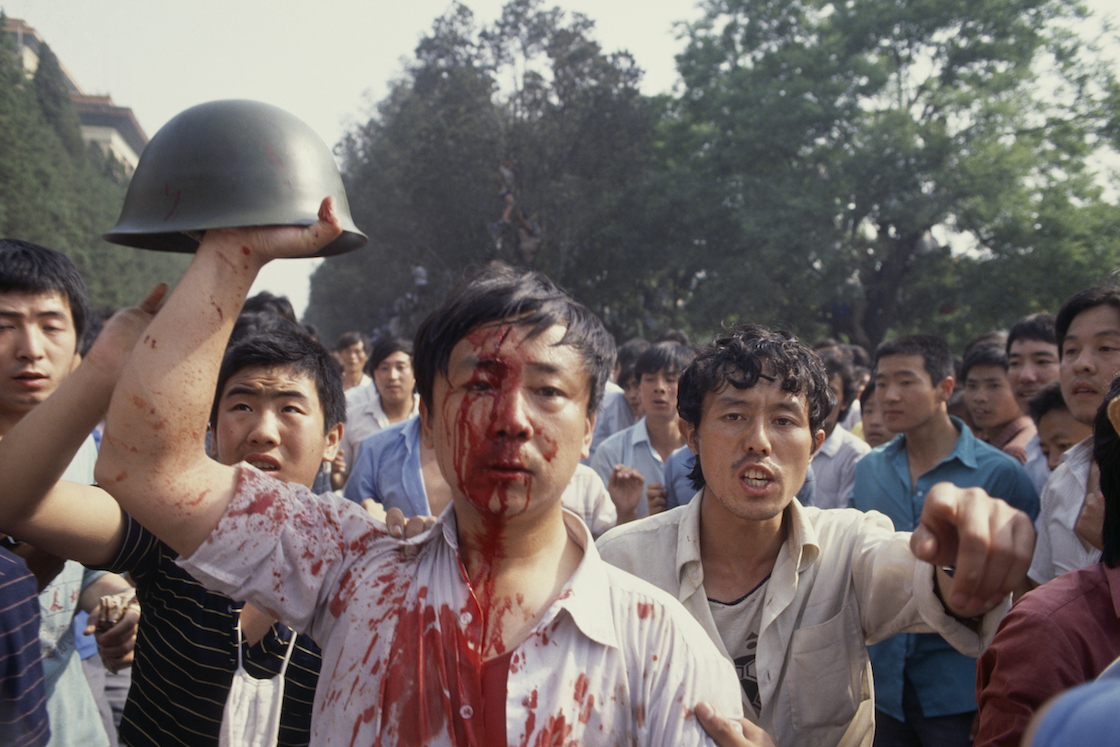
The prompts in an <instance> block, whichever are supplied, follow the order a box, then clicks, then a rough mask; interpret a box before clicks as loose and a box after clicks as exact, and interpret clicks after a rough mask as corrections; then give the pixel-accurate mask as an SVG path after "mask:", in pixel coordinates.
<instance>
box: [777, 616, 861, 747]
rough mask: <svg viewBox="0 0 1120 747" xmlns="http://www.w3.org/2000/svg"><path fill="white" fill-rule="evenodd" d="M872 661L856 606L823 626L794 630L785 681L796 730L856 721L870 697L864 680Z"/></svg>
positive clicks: (822, 624) (840, 724)
mask: <svg viewBox="0 0 1120 747" xmlns="http://www.w3.org/2000/svg"><path fill="white" fill-rule="evenodd" d="M867 661H868V659H867V647H866V646H865V645H864V638H863V633H862V629H861V627H860V624H859V618H858V616H857V615H856V611H855V609H854V608H853V607H851V606H845V607H844V609H843V610H841V611H840V613H839V614H837V615H836V616H835V617H833V618H831V619H829V620H828V621H826V622H823V623H821V624H820V625H813V626H810V627H807V628H801V629H799V630H796V631H794V633H793V639H792V641H791V642H790V677H789V679H788V680H787V683H786V686H787V687H789V688H790V693H789V697H790V711H791V713H792V717H793V727H794V729H798V730H802V729H814V728H819V727H822V726H843V725H846V724H848V723H849V722H851V720H852V719H853V718H855V715H856V711H857V709H858V708H859V704H860V702H861V701H862V700H863V699H864V698H865V697H870V689H869V687H866V686H865V682H864V676H865V673H866V670H867ZM865 691H866V693H865Z"/></svg>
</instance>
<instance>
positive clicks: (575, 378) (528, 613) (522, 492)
mask: <svg viewBox="0 0 1120 747" xmlns="http://www.w3.org/2000/svg"><path fill="white" fill-rule="evenodd" d="M530 331H531V328H530V327H528V326H519V325H515V324H507V323H502V324H495V325H484V326H482V327H479V328H477V329H475V330H473V331H472V332H471V333H469V334H468V335H467V336H466V337H464V338H463V339H462V340H460V341H459V343H458V344H456V346H455V347H454V348H453V349H452V351H451V355H450V358H449V361H448V373H447V376H446V377H444V376H437V377H436V381H435V382H434V386H433V397H432V399H433V410H434V411H435V413H434V414H433V416H432V417H428V414H427V413H426V412H425V413H424V433H425V438H427V439H430V443H431V445H432V446H433V448H434V450H435V454H436V460H437V462H438V463H439V466H440V469H441V471H442V472H443V474H444V475H446V476H448V478H449V482H450V483H451V487H452V492H453V495H454V499H453V500H454V502H455V505H456V515H457V517H458V519H459V534H460V542H461V551H462V552H463V555H464V558H463V562H464V565H465V567H466V570H467V573H468V576H469V578H470V581H471V584H472V586H473V591H474V594H475V595H476V598H477V601H478V603H479V606H480V608H481V612H482V615H483V618H484V628H485V630H486V637H485V641H484V648H483V653H484V657H485V658H489V657H491V656H496V655H500V654H501V653H503V652H504V651H506V650H507V649H508V648H509V645H510V644H511V642H512V644H513V645H516V641H515V640H514V641H511V640H510V639H511V636H513V637H516V636H517V635H518V633H519V632H523V631H525V630H527V629H528V628H530V627H531V623H532V622H533V621H534V620H535V619H537V618H538V617H539V615H540V614H541V613H542V612H543V611H544V607H546V606H547V603H548V602H550V601H551V598H538V599H535V600H528V601H527V600H526V599H525V596H524V595H523V594H517V593H514V594H503V593H502V592H501V591H500V590H499V589H498V585H497V581H496V579H497V577H498V576H499V574H500V573H501V571H502V569H503V566H504V565H507V564H509V563H510V562H513V561H514V560H515V558H513V557H512V556H511V553H513V554H525V553H533V552H536V551H539V550H540V549H541V547H542V546H546V545H548V544H549V543H558V544H559V546H560V547H563V548H564V552H565V553H566V555H567V556H573V555H574V558H575V561H576V562H578V558H579V556H580V555H582V551H579V550H578V548H576V547H575V546H574V543H572V541H571V540H570V539H569V538H568V537H567V536H566V530H565V529H564V526H563V521H562V519H561V518H560V495H561V494H562V493H563V490H564V487H565V486H566V484H567V481H568V480H569V479H570V478H571V475H572V473H573V472H574V471H575V466H576V464H577V463H578V461H579V459H580V457H581V456H582V455H584V454H586V449H587V442H588V440H589V438H590V433H591V419H590V417H589V416H588V413H587V401H588V397H589V394H590V377H589V374H588V373H587V371H586V369H585V367H584V365H583V362H582V360H581V358H580V356H579V353H578V351H576V350H575V349H574V348H572V347H571V346H568V345H560V344H558V343H559V342H560V340H561V339H563V336H564V333H565V329H564V328H563V327H559V326H554V327H550V328H549V329H546V330H545V331H543V332H541V333H540V334H538V335H531V334H530ZM573 549H574V550H575V552H574V553H573ZM573 567H574V566H573ZM567 575H569V574H564V576H563V577H564V578H567ZM547 586H548V587H549V588H552V584H551V582H550V583H548V584H547Z"/></svg>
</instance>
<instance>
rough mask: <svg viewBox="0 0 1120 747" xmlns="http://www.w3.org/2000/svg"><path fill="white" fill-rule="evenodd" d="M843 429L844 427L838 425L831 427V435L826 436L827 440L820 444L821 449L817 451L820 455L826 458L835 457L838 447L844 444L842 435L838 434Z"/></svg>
mask: <svg viewBox="0 0 1120 747" xmlns="http://www.w3.org/2000/svg"><path fill="white" fill-rule="evenodd" d="M843 427H844V426H842V425H840V424H839V423H837V424H836V425H835V427H833V429H832V433H829V434H828V438H826V439H825V440H824V443H823V444H821V448H820V449H818V451H819V452H820V453H821V454H824V455H825V456H827V457H833V456H836V452H838V451H840V447H841V446H842V445H843V444H844V434H843V433H841V432H840V431H841V430H843Z"/></svg>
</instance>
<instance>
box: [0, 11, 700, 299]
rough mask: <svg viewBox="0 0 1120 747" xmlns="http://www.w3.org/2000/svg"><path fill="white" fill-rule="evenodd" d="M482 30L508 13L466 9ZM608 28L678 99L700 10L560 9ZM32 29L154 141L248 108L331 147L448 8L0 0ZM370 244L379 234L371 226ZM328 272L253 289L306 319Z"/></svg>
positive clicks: (647, 88)
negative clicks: (199, 108)
mask: <svg viewBox="0 0 1120 747" xmlns="http://www.w3.org/2000/svg"><path fill="white" fill-rule="evenodd" d="M464 4H465V5H467V7H469V8H471V10H473V11H474V12H475V19H476V21H477V22H478V23H479V24H480V25H481V24H485V23H490V22H492V21H493V20H495V19H496V18H497V16H498V14H499V12H500V11H501V8H502V6H503V5H504V2H503V1H502V0H468V2H465V3H464ZM555 5H559V6H560V7H562V8H564V9H565V10H572V11H578V12H582V13H584V14H585V15H587V16H588V17H589V18H591V19H592V20H594V21H595V23H596V33H595V38H596V39H597V40H598V41H599V42H600V44H602V46H603V47H604V49H606V50H608V51H614V50H619V49H626V50H629V51H630V52H631V53H632V54H633V55H634V57H635V58H636V60H637V62H638V64H639V65H640V66H641V67H642V68H643V69H645V70H646V71H647V74H646V78H645V84H644V85H643V90H644V92H645V93H648V94H653V93H660V92H665V91H668V90H669V89H670V88H671V87H672V85H673V83H674V81H675V80H676V69H675V63H674V61H673V56H674V55H675V54H676V53H677V51H679V50H680V48H681V44H680V42H678V41H677V40H676V35H675V33H674V32H673V24H674V22H676V21H681V20H691V19H694V18H697V17H698V16H699V11H698V10H697V9H696V8H695V6H694V4H693V3H692V2H690V1H689V0H605V1H604V0H553V2H546V3H545V7H553V6H555ZM0 7H2V8H3V9H4V11H5V12H6V13H7V15H8V16H9V17H11V18H20V19H23V20H24V21H26V22H27V23H28V24H30V25H31V26H32V27H34V28H35V29H36V30H37V31H38V32H39V34H40V35H41V36H42V37H43V39H44V40H45V41H46V42H47V44H49V45H50V47H51V49H52V50H53V51H54V53H55V55H56V56H57V57H58V59H59V61H60V62H61V63H62V64H63V66H64V67H65V68H66V70H67V71H68V72H69V73H70V75H71V77H73V78H74V80H75V81H77V83H78V85H79V86H81V87H82V89H83V90H84V92H85V93H87V94H109V95H111V96H112V97H113V101H114V103H116V104H117V105H118V106H127V107H130V108H131V109H132V111H133V113H134V114H135V115H136V119H137V121H139V122H140V126H141V127H143V128H144V130H145V132H146V133H147V134H148V137H151V136H152V135H154V134H155V133H156V132H157V131H158V130H159V128H160V127H162V126H163V124H164V123H166V122H167V120H169V119H171V118H172V117H174V116H175V115H176V114H178V113H179V112H181V111H183V110H184V109H187V108H189V107H191V106H194V105H195V104H200V103H202V102H205V101H213V100H216V99H228V98H246V99H255V100H258V101H265V102H268V103H270V104H274V105H276V106H279V107H281V108H283V109H287V110H288V111H290V112H292V113H293V114H295V115H296V116H298V117H300V118H301V119H303V120H304V121H305V122H307V123H308V124H309V125H311V127H312V128H314V129H315V131H316V132H318V133H319V135H320V136H322V138H323V139H324V140H325V141H326V143H327V144H328V145H329V146H332V147H333V146H334V144H335V143H337V142H338V140H339V139H340V138H341V136H342V134H343V132H344V131H345V130H346V129H347V127H348V126H349V125H351V124H353V123H355V122H362V121H365V120H366V119H367V118H368V115H367V113H368V112H369V111H370V109H371V106H372V104H374V103H376V102H377V101H379V100H381V99H382V98H384V96H385V95H386V94H387V93H388V90H389V88H388V84H389V82H390V81H391V80H393V79H394V78H396V77H399V76H400V74H401V73H402V71H403V61H404V60H406V59H409V58H411V57H412V55H413V52H414V50H415V48H416V44H417V43H418V42H419V41H420V38H421V37H422V36H423V35H424V34H426V33H427V32H428V31H430V29H431V26H432V22H433V21H434V20H435V19H436V18H437V17H438V16H440V15H442V14H443V13H444V12H445V11H447V10H448V9H449V8H450V7H451V3H450V0H403V1H402V0H393V2H388V1H387V0H318V2H315V3H309V2H305V1H302V0H301V1H300V2H293V1H292V0H272V1H271V2H265V0H186V1H184V0H0ZM106 228H108V226H106ZM362 228H363V229H365V230H366V231H371V230H376V228H375V227H374V226H363V227H362ZM317 262H318V260H294V261H287V262H282V263H281V262H274V263H272V264H271V265H269V266H267V267H266V268H265V271H264V273H262V275H261V277H260V278H259V279H258V281H257V283H256V284H255V285H254V286H253V292H254V293H256V292H257V291H260V290H266V289H267V290H270V291H272V292H273V293H278V294H283V295H287V296H288V297H289V298H290V299H291V300H292V304H293V305H294V306H295V307H296V311H297V312H298V313H300V314H302V313H303V309H304V308H305V307H306V305H307V297H308V276H309V274H310V272H311V270H312V269H313V268H314V266H315V265H316V264H317Z"/></svg>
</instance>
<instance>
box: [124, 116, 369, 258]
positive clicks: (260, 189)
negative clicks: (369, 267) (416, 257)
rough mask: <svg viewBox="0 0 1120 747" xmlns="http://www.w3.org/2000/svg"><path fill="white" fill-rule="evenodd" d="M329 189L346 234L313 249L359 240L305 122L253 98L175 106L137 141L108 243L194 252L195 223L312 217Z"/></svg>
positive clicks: (303, 222)
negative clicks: (143, 141) (136, 158)
mask: <svg viewBox="0 0 1120 747" xmlns="http://www.w3.org/2000/svg"><path fill="white" fill-rule="evenodd" d="M328 195H331V196H333V197H334V199H335V211H336V213H337V215H338V217H339V220H340V222H341V223H342V228H343V233H342V235H341V236H339V237H338V238H337V239H335V240H334V241H332V242H331V243H330V244H328V245H327V246H325V247H324V248H323V249H322V250H321V251H320V252H319V253H318V256H323V257H326V256H331V255H334V254H342V253H344V252H348V251H352V250H354V249H357V248H358V247H360V246H363V245H365V243H366V241H367V238H366V235H365V234H364V233H362V232H361V231H360V230H358V227H357V226H355V225H354V219H353V218H351V217H350V204H349V203H348V202H347V200H346V190H345V189H344V188H343V186H342V177H341V176H340V175H339V173H338V166H337V165H336V164H335V160H334V156H333V155H331V152H330V150H329V149H328V148H327V146H326V144H325V143H323V141H322V139H321V138H320V137H319V136H318V135H316V134H315V131H314V130H312V129H311V128H310V127H309V126H308V125H307V124H305V123H304V122H303V121H301V120H300V119H298V118H297V117H295V116H294V115H292V114H289V113H288V112H286V111H284V110H283V109H279V108H277V107H275V106H270V105H269V104H262V103H260V102H257V101H240V100H230V101H211V102H209V103H206V104H199V105H198V106H194V107H191V108H190V109H187V110H186V111H184V112H182V113H180V114H178V115H176V116H175V117H174V118H173V119H172V120H171V121H170V122H168V123H167V124H165V125H164V126H163V127H162V128H160V131H159V132H157V133H156V134H155V137H153V138H152V140H151V142H149V143H148V145H147V147H145V148H144V152H143V154H142V155H141V156H140V162H139V164H137V166H136V173H134V174H133V175H132V181H131V182H130V183H129V185H128V194H127V195H125V198H124V207H123V208H122V209H121V217H120V220H118V221H117V225H115V226H113V228H112V229H111V230H110V231H109V232H108V233H106V234H105V235H104V236H103V238H104V239H105V240H106V241H110V242H112V243H114V244H124V245H126V246H135V247H139V248H141V249H157V250H160V251H169V252H193V251H195V249H197V248H198V242H199V239H200V235H201V232H203V231H206V230H207V229H211V228H234V227H241V226H270V225H299V226H309V225H311V224H313V223H315V221H316V220H317V217H318V213H319V204H320V203H321V202H322V201H323V198H324V197H326V196H328Z"/></svg>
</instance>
